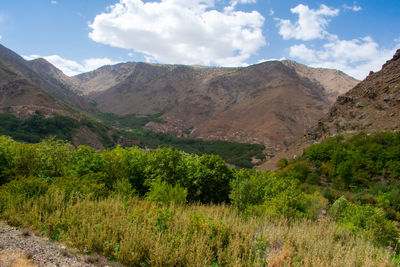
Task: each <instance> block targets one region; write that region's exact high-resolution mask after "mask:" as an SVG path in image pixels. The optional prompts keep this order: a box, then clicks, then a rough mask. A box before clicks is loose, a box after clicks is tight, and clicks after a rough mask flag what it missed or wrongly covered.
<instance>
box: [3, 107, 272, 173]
mask: <svg viewBox="0 0 400 267" xmlns="http://www.w3.org/2000/svg"><path fill="white" fill-rule="evenodd" d="M160 115H161V114H156V115H152V116H147V117H137V116H136V115H127V116H120V115H115V114H112V113H104V114H102V117H104V118H107V119H105V120H106V121H108V122H107V124H106V125H103V124H101V123H99V122H96V121H93V120H88V119H81V120H80V121H78V120H76V119H73V118H70V117H65V116H55V117H52V118H45V117H43V116H42V115H40V113H38V114H35V115H33V116H31V117H28V118H26V119H23V120H20V119H18V118H16V117H15V116H14V115H13V114H9V113H0V135H7V136H11V137H13V138H14V139H15V140H17V141H21V142H27V143H37V142H39V141H40V140H42V139H45V138H47V137H49V136H55V138H56V139H61V140H67V141H70V142H71V141H72V136H73V134H74V132H75V131H76V130H77V129H78V128H79V127H81V126H86V127H88V128H90V129H91V130H92V131H93V132H95V133H97V135H98V136H100V138H101V142H102V144H103V146H104V147H106V148H112V147H115V146H116V144H117V143H118V139H119V137H120V136H123V137H124V139H126V140H134V141H135V142H137V144H138V146H140V147H142V148H152V149H155V148H158V147H174V148H176V149H179V150H183V151H185V152H188V153H194V154H197V155H203V154H216V155H220V156H221V157H222V158H223V159H224V160H226V161H227V162H228V163H231V164H234V165H236V166H238V167H244V168H252V167H253V166H254V165H253V164H252V163H251V159H252V157H253V156H263V154H262V151H263V149H264V146H262V145H254V144H244V143H235V142H226V141H204V140H201V139H186V138H177V137H174V136H172V135H168V134H163V133H154V132H150V131H144V130H141V127H142V126H144V125H145V124H146V123H147V122H149V121H161V119H160V118H159V116H160ZM114 119H115V122H114V123H111V121H113V120H114ZM114 126H119V127H124V128H125V127H126V128H130V129H133V131H125V130H117V129H114V128H112V127H114ZM122 145H123V143H122Z"/></svg>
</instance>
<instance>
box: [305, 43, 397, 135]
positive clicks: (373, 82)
mask: <svg viewBox="0 0 400 267" xmlns="http://www.w3.org/2000/svg"><path fill="white" fill-rule="evenodd" d="M399 123H400V49H399V50H397V52H396V54H395V55H394V56H393V59H391V60H389V61H387V62H386V63H385V64H384V65H383V67H382V70H381V71H379V72H372V73H370V75H369V76H368V77H367V78H366V79H365V80H364V81H362V82H361V83H359V84H358V85H357V86H355V87H354V88H353V89H351V90H350V91H349V92H347V93H346V94H344V95H342V96H339V97H338V99H337V101H336V103H335V104H334V105H333V106H332V108H331V109H330V112H328V114H327V115H326V116H325V117H323V118H322V119H321V120H319V122H318V124H317V125H316V126H315V127H313V128H312V129H311V130H310V131H309V132H308V133H307V138H308V139H309V140H319V139H321V138H325V137H327V136H332V135H335V134H346V133H353V132H354V133H355V132H360V131H364V132H367V133H372V132H377V131H397V130H399V128H398V127H399Z"/></svg>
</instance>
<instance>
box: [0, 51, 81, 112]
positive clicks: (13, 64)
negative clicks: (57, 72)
mask: <svg viewBox="0 0 400 267" xmlns="http://www.w3.org/2000/svg"><path fill="white" fill-rule="evenodd" d="M50 87H51V86H50V85H49V84H47V82H46V81H44V80H43V79H41V78H40V77H39V76H38V75H37V74H36V73H35V72H34V71H32V70H31V69H30V68H29V67H28V66H27V64H26V61H25V60H24V59H23V58H22V57H20V56H18V55H17V54H15V53H14V52H12V51H11V50H9V49H7V48H5V47H4V46H1V45H0V111H2V112H4V111H9V112H12V113H15V114H17V115H18V116H19V117H26V116H29V115H32V114H33V113H34V112H35V111H36V110H39V111H41V112H42V113H43V114H45V115H50V116H51V115H54V114H62V115H72V114H73V113H74V110H72V109H71V108H69V107H68V106H67V105H65V104H64V103H62V102H61V101H59V100H57V99H56V98H55V97H54V96H52V95H50V94H49V93H48V92H46V91H45V90H44V89H48V88H50Z"/></svg>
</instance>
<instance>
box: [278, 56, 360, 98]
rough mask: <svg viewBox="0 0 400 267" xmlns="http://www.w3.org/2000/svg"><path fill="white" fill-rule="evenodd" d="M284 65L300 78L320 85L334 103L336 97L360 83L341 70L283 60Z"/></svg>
mask: <svg viewBox="0 0 400 267" xmlns="http://www.w3.org/2000/svg"><path fill="white" fill-rule="evenodd" d="M282 63H283V64H285V65H286V66H288V67H290V68H292V69H293V70H294V71H296V73H297V74H298V75H299V76H301V77H305V78H308V79H310V80H311V81H313V82H315V83H317V84H318V83H319V84H320V85H321V86H322V87H323V88H324V89H325V92H326V94H327V95H328V98H329V101H331V102H332V103H333V102H335V100H336V97H338V96H339V95H341V94H344V93H346V92H347V91H348V90H349V89H350V88H353V87H354V86H355V85H356V84H357V83H358V81H356V80H355V79H354V78H352V77H350V76H348V75H347V74H345V73H343V72H341V71H339V70H334V69H324V68H311V67H308V66H305V65H303V64H299V63H297V62H295V61H291V60H283V61H282Z"/></svg>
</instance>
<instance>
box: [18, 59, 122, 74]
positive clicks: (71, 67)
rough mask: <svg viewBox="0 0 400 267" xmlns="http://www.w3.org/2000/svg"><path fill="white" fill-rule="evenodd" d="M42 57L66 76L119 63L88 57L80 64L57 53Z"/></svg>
mask: <svg viewBox="0 0 400 267" xmlns="http://www.w3.org/2000/svg"><path fill="white" fill-rule="evenodd" d="M41 57H42V56H39V55H30V56H23V58H24V59H26V60H32V59H36V58H41ZM42 58H44V59H46V60H47V61H48V62H50V63H51V64H53V65H54V66H56V67H57V68H58V69H60V70H61V71H62V72H63V73H64V74H66V75H68V76H74V75H77V74H80V73H83V72H88V71H92V70H95V69H97V68H100V67H102V66H104V65H113V64H117V63H119V62H118V61H114V60H111V59H109V58H88V59H85V60H83V63H82V64H81V63H78V62H76V61H73V60H69V59H65V58H62V57H60V56H58V55H52V56H45V57H42Z"/></svg>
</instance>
